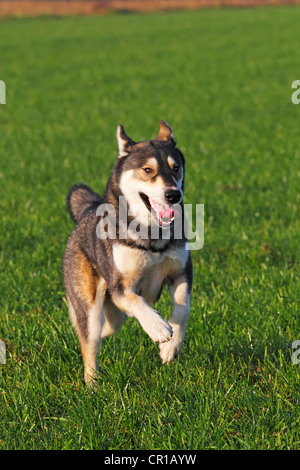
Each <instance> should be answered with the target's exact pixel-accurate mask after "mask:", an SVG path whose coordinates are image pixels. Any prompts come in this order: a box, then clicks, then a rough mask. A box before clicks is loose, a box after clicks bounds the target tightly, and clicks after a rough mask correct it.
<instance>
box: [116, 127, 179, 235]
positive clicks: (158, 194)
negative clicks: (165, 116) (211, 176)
mask: <svg viewBox="0 0 300 470" xmlns="http://www.w3.org/2000/svg"><path fill="white" fill-rule="evenodd" d="M117 140H118V145H119V157H118V162H117V165H116V170H117V171H118V172H120V173H119V174H120V179H119V186H120V190H121V192H122V194H123V195H124V196H125V197H126V199H127V202H128V206H129V209H130V210H132V211H133V212H134V216H135V218H136V219H138V221H139V222H140V223H142V224H143V225H147V226H149V225H151V223H152V221H153V220H154V221H155V222H156V224H158V225H159V226H160V227H162V228H167V227H170V226H172V225H173V222H174V219H175V217H176V215H177V214H179V212H178V210H177V209H176V206H177V207H178V205H180V204H181V202H182V198H183V184H184V166H185V162H184V156H183V154H182V153H181V152H180V150H179V149H177V147H176V142H175V139H174V135H173V132H172V129H171V128H170V127H169V125H168V124H167V123H165V122H164V121H160V129H159V132H158V135H157V138H156V139H154V140H147V141H144V142H134V141H133V140H132V139H130V137H128V136H127V135H126V133H125V131H124V128H123V127H122V126H119V127H118V129H117Z"/></svg>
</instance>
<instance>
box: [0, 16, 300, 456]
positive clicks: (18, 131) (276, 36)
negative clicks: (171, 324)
mask: <svg viewBox="0 0 300 470" xmlns="http://www.w3.org/2000/svg"><path fill="white" fill-rule="evenodd" d="M299 22H300V8H299V7H278V8H275V7H274V8H259V9H243V10H238V9H236V10H235V9H225V10H211V11H210V10H202V11H198V12H181V13H179V12H176V13H156V14H145V15H143V14H123V15H122V14H120V15H117V14H115V15H109V16H103V17H83V18H80V17H78V18H59V17H49V18H28V19H5V20H1V21H0V57H1V68H0V80H3V81H4V82H5V84H6V104H5V105H0V162H1V163H0V224H1V229H0V262H1V264H0V267H1V283H0V339H1V340H2V341H4V342H5V344H6V364H3V365H0V418H1V419H0V449H127V450H132V449H135V450H138V449H149V450H151V449H173V450H174V449H177V450H178V449H181V450H187V449H190V450H191V449H299V448H300V422H299V421H300V419H299V388H300V386H299V383H300V382H299V378H300V364H299V365H297V364H294V363H293V361H292V353H293V352H294V350H293V349H292V343H293V342H294V341H296V340H299V339H300V326H299V300H300V284H299V277H300V269H299V233H300V218H299V204H300V189H299V188H300V185H299V177H300V148H299V122H300V121H299V118H300V105H298V106H297V105H294V104H292V102H291V95H292V92H293V91H294V90H292V89H291V84H292V82H293V81H294V80H297V79H299V78H300V77H299V60H298V58H299ZM160 119H164V120H166V121H167V122H168V123H169V124H170V125H171V126H172V128H173V131H174V134H175V137H176V140H177V143H178V146H179V148H180V149H181V150H182V151H183V152H184V154H185V156H186V172H187V175H186V191H185V202H187V203H191V204H204V205H205V241H204V246H203V248H202V249H201V250H199V251H193V253H192V258H193V264H194V287H193V295H192V306H191V315H190V319H189V322H188V326H187V332H186V339H185V342H184V347H183V350H182V354H181V356H180V357H179V358H178V359H177V360H176V361H175V362H174V363H172V364H170V365H169V366H164V365H162V364H161V360H160V357H159V351H158V347H157V345H155V344H153V343H152V342H151V340H150V339H149V338H148V337H147V336H146V334H145V333H144V331H143V330H142V329H141V327H140V326H139V325H138V323H137V321H135V320H134V319H128V321H127V322H126V324H125V326H124V327H123V329H122V330H121V332H120V333H118V335H116V336H114V337H110V338H108V339H106V340H105V341H104V342H103V345H102V348H101V351H100V371H101V372H100V375H101V378H100V381H99V387H98V390H97V392H96V393H93V394H92V393H90V391H89V390H87V389H86V387H85V386H84V384H83V364H82V360H81V357H80V349H79V344H78V340H77V337H76V335H75V333H74V331H73V329H72V326H71V324H70V322H69V318H68V309H67V305H66V302H65V292H64V286H63V282H62V275H61V261H62V255H63V251H64V247H65V244H66V241H67V238H68V236H69V234H70V232H71V230H72V228H73V223H72V221H71V219H70V217H69V215H68V214H67V211H66V208H65V197H66V194H67V191H68V189H69V187H70V186H71V185H72V184H74V183H76V182H80V181H82V182H85V183H86V184H89V185H90V186H92V187H93V188H94V189H95V190H96V191H97V192H102V191H103V190H104V188H105V184H106V181H107V179H108V176H109V174H110V171H111V169H112V167H113V165H114V161H115V159H116V157H117V145H116V138H115V132H116V128H117V125H118V124H123V125H124V127H125V130H126V132H127V133H128V134H129V135H130V137H132V138H133V139H134V140H145V139H148V138H154V137H155V136H156V135H157V132H158V128H159V120H160ZM157 308H158V310H159V311H161V312H162V314H163V315H164V316H165V317H166V318H167V317H168V316H169V315H170V312H171V301H170V299H169V296H168V292H167V291H164V293H163V296H162V298H161V300H160V301H159V303H158V306H157Z"/></svg>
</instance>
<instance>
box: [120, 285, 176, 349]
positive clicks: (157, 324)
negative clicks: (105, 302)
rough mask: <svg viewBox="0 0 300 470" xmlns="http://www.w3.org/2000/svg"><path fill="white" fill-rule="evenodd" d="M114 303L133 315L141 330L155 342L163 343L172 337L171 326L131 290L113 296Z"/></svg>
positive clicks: (129, 314)
mask: <svg viewBox="0 0 300 470" xmlns="http://www.w3.org/2000/svg"><path fill="white" fill-rule="evenodd" d="M113 302H114V303H115V305H116V306H117V307H118V308H119V309H120V310H122V311H123V312H125V313H126V314H127V315H128V316H130V317H135V318H136V319H137V320H138V321H139V323H140V325H141V326H142V328H143V330H144V331H145V332H146V333H147V334H148V335H149V336H150V338H151V339H152V341H154V342H155V343H165V342H168V341H170V340H171V338H172V327H171V326H170V324H169V323H168V322H167V321H165V320H164V319H163V318H162V317H161V316H160V314H159V313H158V312H157V311H156V310H154V309H153V308H151V307H150V305H148V304H147V302H146V301H145V299H144V298H143V297H141V296H140V295H137V294H136V293H135V292H133V291H125V292H124V293H123V294H122V295H116V296H114V297H113Z"/></svg>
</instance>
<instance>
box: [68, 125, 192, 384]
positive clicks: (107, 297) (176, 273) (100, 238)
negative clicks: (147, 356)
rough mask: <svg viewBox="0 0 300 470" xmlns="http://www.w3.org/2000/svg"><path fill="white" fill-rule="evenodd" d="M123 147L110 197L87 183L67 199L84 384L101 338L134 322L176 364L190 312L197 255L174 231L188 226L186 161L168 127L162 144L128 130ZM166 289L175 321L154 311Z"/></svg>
mask: <svg viewBox="0 0 300 470" xmlns="http://www.w3.org/2000/svg"><path fill="white" fill-rule="evenodd" d="M117 140H118V146H119V156H118V159H117V161H116V164H115V166H114V169H113V171H112V174H111V176H110V178H109V181H108V183H107V187H106V190H105V193H104V196H103V197H101V196H99V195H98V194H96V193H94V192H93V191H92V190H91V189H90V188H89V187H88V186H86V185H85V184H78V185H74V186H73V187H72V188H71V189H70V191H69V193H68V196H67V206H68V209H69V212H70V214H71V217H72V218H73V220H74V222H75V224H76V226H75V228H74V230H73V231H72V233H71V235H70V238H69V240H68V243H67V246H66V250H65V253H64V257H63V266H62V269H63V276H64V283H65V288H66V293H67V300H68V304H69V311H70V317H71V320H72V323H73V325H74V327H75V329H76V332H77V334H78V337H79V341H80V344H81V351H82V355H83V360H84V367H85V373H84V378H85V382H86V383H91V384H92V385H94V384H95V383H96V378H97V371H98V367H99V366H98V362H97V355H98V353H99V348H100V344H101V341H102V339H103V338H105V337H107V336H109V335H111V334H113V333H115V332H117V331H119V330H120V328H121V327H122V325H123V323H124V321H125V320H126V318H127V316H129V317H135V318H136V319H137V320H138V321H139V323H140V325H141V326H142V328H143V329H144V331H145V332H146V333H147V334H148V335H149V336H150V338H151V339H152V341H154V342H157V343H159V349H160V356H161V358H162V361H163V363H170V362H171V361H172V360H173V359H174V358H175V357H176V356H177V355H178V354H179V352H180V349H181V346H182V342H183V338H184V334H185V328H186V322H187V319H188V316H189V309H190V293H191V289H192V278H193V273H192V262H191V256H190V252H189V250H188V248H187V240H186V238H185V235H184V233H183V234H182V236H181V237H175V230H174V227H175V222H176V221H177V219H178V220H179V223H180V225H181V226H182V225H183V220H184V219H183V217H184V214H183V203H182V198H183V185H184V171H185V160H184V156H183V154H182V153H181V151H180V150H178V148H177V147H176V142H175V139H174V135H173V132H172V129H171V128H170V127H169V126H168V124H167V123H165V122H164V121H161V122H160V129H159V133H158V136H157V138H156V139H155V140H147V141H143V142H137V143H136V142H134V141H133V140H132V139H130V138H129V137H128V136H127V135H126V133H125V131H124V129H123V127H122V126H119V127H118V129H117ZM120 201H121V204H120ZM109 208H112V209H113V211H112V212H113V217H108V213H109ZM123 209H124V210H123ZM121 213H122V214H123V213H126V217H125V218H124V216H123V215H122V216H121ZM104 221H105V224H104ZM132 227H134V228H135V230H134V229H133V228H132ZM153 228H156V232H155V234H156V236H153V232H152V231H153ZM166 234H167V235H166ZM165 284H166V285H167V286H168V288H169V292H170V295H171V298H172V302H173V310H172V314H171V317H170V319H169V321H166V320H165V319H163V318H162V316H161V315H160V314H159V312H158V311H156V310H155V309H154V308H152V307H151V306H150V305H151V304H152V305H153V304H154V303H155V302H156V301H157V300H158V299H159V297H160V295H161V292H162V289H163V287H164V285H165Z"/></svg>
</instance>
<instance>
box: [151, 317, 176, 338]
mask: <svg viewBox="0 0 300 470" xmlns="http://www.w3.org/2000/svg"><path fill="white" fill-rule="evenodd" d="M172 335H173V330H172V327H171V325H170V324H169V323H168V322H167V321H166V320H164V319H163V318H162V317H161V316H160V315H158V318H157V321H156V322H155V325H153V329H152V331H151V339H152V341H154V342H155V343H162V344H164V343H167V342H168V341H171V339H172Z"/></svg>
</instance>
